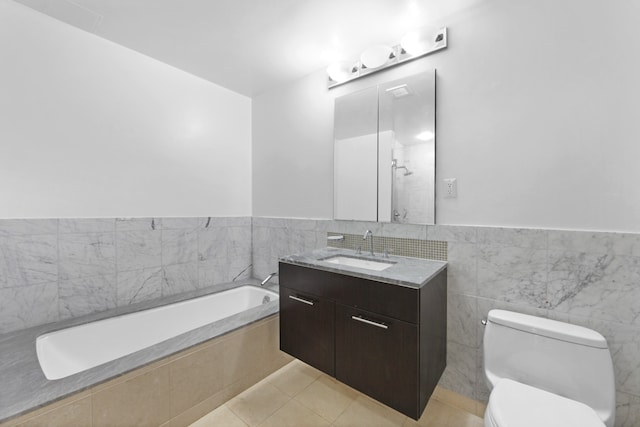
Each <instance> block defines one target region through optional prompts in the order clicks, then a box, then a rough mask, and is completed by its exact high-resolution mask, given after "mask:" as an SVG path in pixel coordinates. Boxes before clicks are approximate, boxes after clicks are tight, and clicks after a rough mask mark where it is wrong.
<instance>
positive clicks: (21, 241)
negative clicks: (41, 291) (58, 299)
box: [0, 234, 58, 288]
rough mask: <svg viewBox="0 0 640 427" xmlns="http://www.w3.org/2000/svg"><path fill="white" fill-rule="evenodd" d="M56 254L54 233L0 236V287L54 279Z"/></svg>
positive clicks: (56, 276) (56, 268)
mask: <svg viewBox="0 0 640 427" xmlns="http://www.w3.org/2000/svg"><path fill="white" fill-rule="evenodd" d="M57 257H58V247H57V241H56V236H55V235H52V234H44V235H36V236H31V235H16V236H7V237H0V288H6V287H16V286H29V285H35V284H39V283H46V282H53V281H56V280H57V278H58V264H57Z"/></svg>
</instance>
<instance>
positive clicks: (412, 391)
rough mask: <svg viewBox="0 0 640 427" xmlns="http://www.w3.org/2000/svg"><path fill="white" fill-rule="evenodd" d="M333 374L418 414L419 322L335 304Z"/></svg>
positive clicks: (374, 395)
mask: <svg viewBox="0 0 640 427" xmlns="http://www.w3.org/2000/svg"><path fill="white" fill-rule="evenodd" d="M335 346H336V367H335V370H336V378H337V379H338V380H340V381H342V382H344V383H345V384H348V385H350V386H352V387H354V388H355V389H357V390H360V391H361V392H363V393H365V394H367V395H369V396H371V397H373V398H374V399H377V400H379V401H380V402H382V403H384V404H386V405H388V406H390V407H392V408H394V409H397V410H398V411H400V412H402V413H404V414H407V415H411V416H413V417H414V418H416V419H417V418H418V417H419V408H418V405H419V403H418V377H419V376H418V326H417V325H413V324H410V323H407V322H403V321H400V320H397V319H392V318H389V317H385V316H381V315H379V314H374V313H370V312H367V311H364V310H359V309H355V308H352V307H347V306H344V305H341V304H336V344H335Z"/></svg>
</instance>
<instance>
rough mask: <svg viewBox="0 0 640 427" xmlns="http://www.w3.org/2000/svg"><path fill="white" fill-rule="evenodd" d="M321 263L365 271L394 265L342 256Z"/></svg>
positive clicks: (386, 262)
mask: <svg viewBox="0 0 640 427" xmlns="http://www.w3.org/2000/svg"><path fill="white" fill-rule="evenodd" d="M322 261H325V262H330V263H331V264H339V265H347V266H349V267H357V268H364V269H367V270H375V271H382V270H386V269H387V268H389V267H391V266H392V265H393V264H395V263H394V262H388V261H373V260H370V259H364V258H354V257H350V256H344V255H336V256H332V257H329V258H325V259H323V260H322Z"/></svg>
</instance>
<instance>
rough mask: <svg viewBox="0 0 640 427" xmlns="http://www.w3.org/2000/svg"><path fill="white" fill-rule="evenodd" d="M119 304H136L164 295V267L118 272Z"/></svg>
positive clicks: (117, 293)
mask: <svg viewBox="0 0 640 427" xmlns="http://www.w3.org/2000/svg"><path fill="white" fill-rule="evenodd" d="M116 295H117V303H118V306H119V307H121V306H124V305H129V304H135V303H138V302H143V301H147V300H150V299H154V298H160V297H161V296H162V267H155V268H145V269H142V270H130V271H122V272H118V278H117V292H116Z"/></svg>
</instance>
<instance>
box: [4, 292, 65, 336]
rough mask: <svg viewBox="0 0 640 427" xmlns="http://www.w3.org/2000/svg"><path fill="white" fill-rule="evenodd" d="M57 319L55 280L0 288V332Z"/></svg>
mask: <svg viewBox="0 0 640 427" xmlns="http://www.w3.org/2000/svg"><path fill="white" fill-rule="evenodd" d="M57 320H58V283H57V282H51V283H42V284H39V285H32V286H22V287H12V288H4V289H2V288H0V334H3V333H6V332H11V331H16V330H19V329H25V328H29V327H31V326H36V325H42V324H43V323H49V322H55V321H57Z"/></svg>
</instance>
